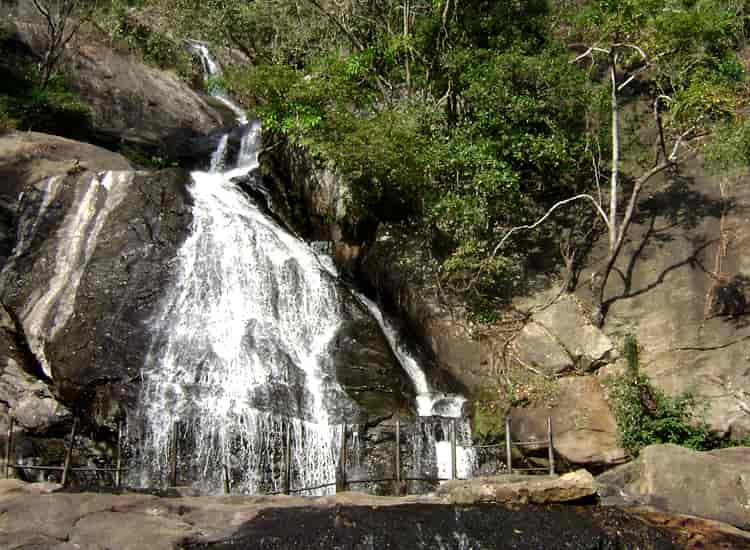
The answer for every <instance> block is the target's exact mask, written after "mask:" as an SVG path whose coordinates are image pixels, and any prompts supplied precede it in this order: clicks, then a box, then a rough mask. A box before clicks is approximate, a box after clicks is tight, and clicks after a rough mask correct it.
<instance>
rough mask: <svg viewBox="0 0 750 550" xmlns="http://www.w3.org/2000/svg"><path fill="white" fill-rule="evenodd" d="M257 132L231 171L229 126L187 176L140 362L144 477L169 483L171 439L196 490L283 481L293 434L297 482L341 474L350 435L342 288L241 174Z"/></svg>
mask: <svg viewBox="0 0 750 550" xmlns="http://www.w3.org/2000/svg"><path fill="white" fill-rule="evenodd" d="M204 53H205V54H206V56H207V52H204ZM207 59H208V60H210V57H207ZM207 63H208V62H207ZM211 63H213V61H211ZM212 66H215V65H212ZM230 103H231V102H230ZM234 107H235V109H233V110H239V107H237V106H234ZM238 120H239V121H240V122H242V121H243V120H246V116H245V115H244V114H242V115H241V116H239V115H238ZM259 131H260V126H259V125H258V124H257V123H254V124H250V125H246V128H245V133H244V136H243V139H242V144H241V147H240V152H239V155H238V159H237V162H236V166H235V167H234V168H233V169H232V170H229V171H223V170H222V167H223V165H224V162H225V150H226V141H227V140H226V139H225V138H222V139H221V140H220V143H219V147H218V148H217V151H216V152H215V154H214V155H213V157H212V159H211V171H210V172H194V173H193V174H192V179H193V184H192V185H191V188H190V193H191V195H192V197H193V200H194V206H193V228H192V233H191V235H190V236H189V237H188V238H187V240H186V241H185V243H184V244H183V245H182V247H181V248H180V251H179V255H178V258H177V270H178V273H177V280H176V283H175V285H174V288H173V289H172V290H171V292H170V293H169V294H168V296H167V297H166V299H165V301H164V303H163V304H162V308H161V311H162V313H161V316H160V318H159V319H157V320H156V321H155V323H154V329H153V332H154V339H153V344H152V349H151V351H150V353H149V357H148V359H147V362H146V364H145V365H144V367H143V384H142V387H143V389H142V396H141V405H140V411H139V412H140V414H139V422H138V423H139V425H140V433H139V434H138V438H137V439H138V444H137V449H136V452H137V454H138V455H139V456H138V459H139V461H140V463H141V469H140V472H139V479H137V480H134V481H136V482H138V483H139V484H140V485H143V486H149V485H154V484H164V483H165V482H166V480H167V478H168V472H169V464H168V461H169V459H168V457H169V456H170V445H172V443H173V438H174V437H177V439H178V443H179V446H180V448H181V453H180V454H181V456H183V457H187V456H190V457H191V458H190V461H189V463H188V462H187V460H183V461H182V463H181V464H180V476H181V478H183V479H189V480H193V481H194V482H195V485H196V488H198V489H200V490H201V491H217V490H218V489H219V488H220V487H221V486H222V484H223V482H224V479H223V478H224V477H225V476H226V477H227V478H229V480H230V481H231V484H232V486H233V489H234V490H239V491H242V492H260V491H264V492H268V491H278V490H280V489H281V483H282V478H283V475H282V473H281V468H282V466H281V464H282V456H281V455H282V449H283V448H284V445H283V441H284V440H285V438H287V437H288V440H289V441H290V445H291V449H290V450H291V452H290V454H291V459H292V462H293V466H292V472H293V473H292V475H293V480H292V481H293V483H294V485H296V486H297V487H316V486H320V485H324V484H328V483H331V482H332V481H335V472H336V463H337V458H338V453H337V451H336V449H338V445H339V443H338V442H339V439H340V437H341V435H340V428H338V427H336V426H333V425H331V424H330V423H329V414H328V410H329V405H330V402H332V401H335V400H336V399H337V398H338V395H340V394H341V389H340V388H339V387H338V384H337V383H336V381H335V376H333V373H332V371H333V365H332V364H331V361H330V354H329V353H328V349H327V348H328V346H329V345H330V343H331V340H332V338H333V337H334V335H335V334H336V332H337V330H338V328H339V325H340V323H341V317H340V313H339V300H338V297H337V290H336V287H335V285H334V284H333V281H332V278H331V276H330V274H329V273H328V271H327V270H326V269H325V268H324V267H323V266H322V265H321V264H320V263H319V261H318V259H317V256H316V255H315V254H314V253H313V252H312V250H311V249H310V248H309V247H308V246H307V245H306V244H304V243H303V242H301V241H299V240H297V239H296V238H294V237H293V236H292V235H290V234H289V233H287V232H286V231H285V230H283V229H282V228H280V227H279V226H277V225H276V224H275V223H274V222H273V221H271V220H270V219H268V218H267V217H266V216H265V215H264V214H263V213H262V212H261V211H260V210H259V208H258V207H257V206H256V205H255V204H254V203H253V202H252V201H251V200H250V199H249V198H248V197H247V196H246V195H245V194H243V193H242V192H241V191H240V190H239V189H238V188H237V187H236V185H235V184H234V183H233V182H232V178H233V177H235V176H238V175H243V174H246V173H248V172H249V171H250V170H252V169H253V168H256V167H257V146H256V143H257V138H258V135H259ZM174 426H178V428H177V433H175V429H174ZM287 434H288V435H287ZM328 490H329V489H323V490H319V491H316V492H317V493H320V492H327V491H328Z"/></svg>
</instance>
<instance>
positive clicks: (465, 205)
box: [115, 0, 747, 322]
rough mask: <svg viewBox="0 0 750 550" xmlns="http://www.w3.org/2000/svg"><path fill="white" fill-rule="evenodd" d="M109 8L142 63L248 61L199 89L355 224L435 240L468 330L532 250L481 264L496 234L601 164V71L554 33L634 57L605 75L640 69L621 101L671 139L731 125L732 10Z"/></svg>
mask: <svg viewBox="0 0 750 550" xmlns="http://www.w3.org/2000/svg"><path fill="white" fill-rule="evenodd" d="M119 2H120V3H119V4H118V5H119V6H120V7H119V8H117V9H116V10H115V12H117V13H118V14H119V15H118V17H117V18H116V21H117V25H119V26H118V27H117V31H116V33H115V34H118V36H123V37H125V38H126V39H127V40H130V41H132V44H133V45H132V47H138V48H140V49H141V51H142V52H143V54H144V57H145V58H147V59H150V60H151V61H152V62H154V63H156V64H159V65H162V64H164V63H168V62H169V61H170V60H172V59H173V58H174V57H175V55H176V52H175V50H173V49H172V43H170V41H169V39H167V38H165V37H166V36H185V37H190V38H194V39H202V40H206V41H211V42H212V43H214V44H221V45H227V46H232V47H235V48H238V49H240V50H241V51H242V52H243V53H244V54H246V55H247V56H248V57H249V59H250V60H251V63H250V64H249V67H246V68H244V69H241V70H235V71H229V72H228V73H227V76H226V81H211V80H209V81H208V82H207V87H208V89H209V90H215V89H224V88H226V89H227V90H228V91H230V92H231V93H233V94H234V95H235V96H236V97H237V98H239V99H240V101H241V102H243V103H244V104H246V105H247V106H248V107H250V108H251V109H252V110H253V112H255V113H256V114H257V115H258V116H259V117H260V118H261V119H262V121H263V124H264V128H265V130H266V131H268V132H269V133H272V134H276V135H277V136H278V137H280V138H284V139H287V140H289V141H291V142H293V143H296V144H299V145H302V146H304V147H305V148H307V149H308V150H309V151H310V152H311V155H312V157H313V158H314V159H315V160H316V161H317V162H319V163H321V164H324V165H326V166H327V167H330V168H333V169H335V170H336V171H338V172H339V173H340V174H342V175H343V176H344V177H345V178H346V179H347V180H348V183H349V184H350V185H349V190H350V194H349V197H348V199H349V200H350V204H349V205H348V206H349V208H348V212H350V213H351V215H352V216H353V217H354V218H358V219H362V218H367V217H370V218H372V219H373V220H378V221H381V220H382V221H393V222H403V223H405V224H414V225H416V226H420V227H429V228H431V230H433V229H434V231H435V232H439V233H440V234H441V235H443V236H444V240H445V242H446V243H449V244H448V245H446V247H445V250H444V251H443V252H441V258H440V260H441V262H442V265H441V266H440V269H439V274H440V276H441V283H443V282H444V283H445V284H446V285H447V286H448V287H450V288H452V289H453V290H457V291H461V292H464V295H465V297H466V298H467V300H468V301H469V302H470V304H471V305H472V307H473V308H474V315H475V318H476V319H477V320H484V321H488V322H491V321H492V320H493V319H494V318H495V317H496V314H495V312H494V309H496V305H497V303H498V298H502V297H505V296H507V295H508V294H510V293H511V292H512V291H513V290H514V289H516V288H518V286H519V284H520V281H521V280H522V274H523V271H524V265H523V263H524V256H525V253H526V252H527V251H528V249H529V243H528V242H524V241H522V240H521V239H520V238H519V239H516V238H514V239H513V242H509V243H508V245H507V246H506V248H504V249H503V250H502V251H501V253H500V254H498V255H497V256H496V257H493V258H492V259H491V260H489V259H488V258H489V256H490V254H491V251H492V250H493V248H494V245H495V243H497V241H498V238H499V236H500V235H502V234H504V233H505V232H506V231H507V230H508V229H509V228H510V227H513V226H516V225H521V224H524V223H528V222H529V221H530V220H533V219H535V218H536V217H538V216H539V215H540V213H542V212H544V211H545V210H546V209H547V208H549V207H550V206H551V205H552V204H554V203H555V202H557V201H558V200H560V199H562V198H567V197H569V196H571V195H573V194H576V193H580V192H586V191H592V186H593V176H592V168H591V160H592V152H593V151H594V150H595V151H597V152H601V155H602V157H603V158H606V156H607V145H606V143H607V141H608V139H607V137H606V134H607V132H608V130H609V124H610V116H609V97H608V95H609V88H608V86H609V82H608V81H607V79H606V78H602V77H603V76H604V71H603V70H602V69H603V68H604V66H605V65H606V60H604V59H603V57H602V56H600V57H599V58H597V59H599V62H597V63H593V64H590V65H586V64H584V63H581V64H576V63H571V57H572V56H571V54H570V51H569V49H568V47H567V45H566V44H562V43H561V42H560V41H558V39H557V38H556V37H559V36H563V35H565V36H567V38H568V42H576V43H583V44H587V45H599V46H602V47H605V48H606V47H608V46H609V45H611V44H613V43H619V44H623V43H627V44H632V45H638V46H639V47H640V48H642V49H643V51H644V52H646V53H647V55H648V58H649V64H648V66H644V62H643V60H642V58H641V56H640V54H639V53H638V51H637V49H635V48H632V47H629V46H628V47H625V46H621V47H620V48H619V49H618V57H617V60H616V64H617V69H618V73H619V74H620V75H627V74H633V73H634V72H636V71H638V78H637V80H636V81H635V82H634V83H633V84H632V85H630V86H628V87H627V88H626V90H625V91H623V94H622V102H623V103H626V102H631V101H632V102H636V101H638V102H641V103H643V104H648V105H649V107H650V106H651V105H653V104H654V100H655V99H656V98H657V97H660V96H661V99H660V104H659V105H660V107H661V109H662V110H663V112H664V117H663V118H664V121H665V125H666V131H667V135H668V137H669V136H670V134H672V135H674V134H676V133H681V132H682V131H684V130H685V129H686V128H690V127H696V128H707V129H708V128H711V127H713V126H714V125H717V124H721V125H727V127H730V126H732V127H736V128H740V127H741V125H740V124H739V123H738V122H737V121H736V118H737V112H738V110H739V109H740V107H741V106H742V104H743V100H744V96H745V94H746V89H745V88H746V81H745V71H744V67H743V64H742V62H741V61H740V59H739V58H738V56H737V50H738V49H739V48H740V47H741V46H742V45H743V41H744V33H745V31H746V28H747V17H746V8H745V3H744V2H735V1H733V0H646V1H641V0H583V1H572V0H570V1H569V2H568V3H567V4H568V5H569V8H568V9H565V8H558V7H557V6H559V5H562V6H565V5H566V2H564V1H563V2H558V3H556V4H555V6H556V9H559V11H560V13H557V14H554V16H555V18H554V19H552V18H551V14H550V11H549V10H550V5H549V4H548V2H546V1H545V0H520V1H515V0H514V1H511V0H500V1H494V2H491V1H488V0H467V1H465V2H458V3H457V2H450V3H446V2H445V1H434V0H413V1H412V2H410V3H409V4H408V6H409V7H410V12H409V15H410V17H409V18H408V19H407V26H406V28H404V9H405V8H406V5H405V4H404V3H403V2H395V1H392V0H381V1H379V2H364V3H362V2H360V3H351V2H350V3H346V2H345V3H330V2H322V3H315V2H301V3H300V2H291V1H289V0H255V1H254V2H246V1H245V0H206V1H198V0H148V1H147V2H145V6H144V10H145V11H148V13H149V17H150V18H151V19H152V20H153V19H156V20H158V19H159V17H161V18H162V19H163V20H166V21H169V25H168V26H167V27H168V28H169V29H170V30H169V32H167V31H166V30H165V28H163V27H159V29H160V30H162V31H164V33H165V35H164V36H162V35H160V34H158V33H156V31H155V30H153V28H152V27H151V26H150V27H148V28H146V27H145V26H143V25H141V23H139V21H140V20H141V19H139V17H138V16H137V13H136V12H134V11H133V10H132V9H131V7H130V6H129V5H127V3H123V0H119ZM118 10H119V11H118ZM145 11H144V12H145ZM553 21H555V22H556V25H557V27H556V28H551V24H552V22H553ZM584 65H586V66H584ZM582 69H583V70H582ZM636 110H637V109H632V110H631V111H636ZM623 112H626V111H625V110H624V111H623ZM628 112H629V111H628ZM625 118H626V117H625V116H623V120H624V119H625ZM650 121H651V118H649V119H648V121H647V122H646V123H647V124H648V123H650ZM623 123H624V122H623ZM632 128H633V130H634V131H633V132H632V134H633V135H635V136H636V137H633V138H632V140H633V141H636V139H637V136H638V135H640V136H642V135H643V134H646V133H648V132H643V131H642V130H643V119H641V120H637V121H635V120H634V121H633V123H632ZM623 133H624V134H625V133H626V132H623ZM648 135H649V136H651V135H652V134H650V133H649V134H648ZM733 135H734V137H730V131H729V130H727V135H726V138H725V139H724V140H723V141H724V143H725V146H726V147H725V148H727V149H729V148H731V147H734V149H733V150H734V151H735V156H737V154H738V153H737V151H738V149H737V148H740V149H741V147H742V144H743V139H744V138H743V136H742V132H741V131H739V130H738V131H737V132H736V133H735V134H733ZM622 141H623V143H624V146H623V149H624V150H625V149H626V147H627V145H628V143H627V142H628V138H627V137H625V136H623V140H622ZM631 150H632V149H631ZM717 154H718V153H717ZM649 156H650V157H652V155H649ZM722 156H723V157H726V156H727V154H726V153H722ZM650 160H651V159H650ZM634 164H635V163H634ZM599 168H601V169H602V176H603V180H606V174H605V173H604V172H606V167H605V166H604V165H602V166H600V167H599ZM556 216H558V218H556V219H562V217H563V216H564V214H563V213H560V214H559V215H557V214H556ZM539 235H541V232H537V233H535V234H534V235H533V236H531V237H528V238H529V240H533V239H534V238H535V237H537V238H538V237H539ZM532 244H533V243H532Z"/></svg>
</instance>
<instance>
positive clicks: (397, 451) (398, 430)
mask: <svg viewBox="0 0 750 550" xmlns="http://www.w3.org/2000/svg"><path fill="white" fill-rule="evenodd" d="M394 450H395V456H396V465H395V469H396V490H395V493H396V494H397V495H400V494H401V422H400V421H399V420H398V419H397V420H396V446H395V449H394Z"/></svg>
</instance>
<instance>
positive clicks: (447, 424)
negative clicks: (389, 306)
mask: <svg viewBox="0 0 750 550" xmlns="http://www.w3.org/2000/svg"><path fill="white" fill-rule="evenodd" d="M357 297H358V298H359V299H360V300H361V301H362V303H363V304H364V305H365V306H366V307H367V309H368V310H369V311H370V313H371V314H372V316H373V317H374V318H375V320H376V321H377V322H378V324H379V325H380V328H381V330H382V331H383V335H384V336H385V337H386V340H388V345H389V346H390V348H391V350H392V351H393V354H394V355H395V356H396V357H397V358H398V360H399V362H400V363H401V366H402V367H403V368H404V371H405V372H406V374H407V375H408V376H409V378H410V379H411V382H412V384H413V385H414V390H415V392H416V402H417V403H416V404H417V414H418V415H419V416H420V417H439V420H438V422H437V424H439V425H440V428H441V429H440V430H436V423H435V422H434V420H430V421H425V422H424V423H423V424H422V425H421V426H420V428H421V429H420V430H418V431H417V432H416V433H415V434H413V435H412V437H411V440H412V441H411V442H412V445H413V446H414V455H415V459H414V465H413V469H414V471H413V472H412V474H413V476H415V477H420V476H422V475H423V474H424V472H423V471H422V470H424V469H426V468H429V467H431V465H432V464H434V465H435V466H436V467H437V476H438V477H440V478H443V479H447V478H450V476H451V460H452V459H451V446H450V441H449V440H448V438H449V437H450V436H449V434H450V430H451V429H453V426H455V429H456V432H457V433H456V442H457V445H456V463H457V464H456V465H457V468H456V469H457V474H458V477H459V478H468V477H469V476H470V475H471V472H472V470H473V466H474V458H475V453H474V450H473V449H472V448H471V427H470V426H469V422H468V420H467V419H466V418H464V417H463V414H462V412H463V411H462V410H463V405H464V403H465V402H466V398H465V397H463V396H461V395H455V394H448V393H444V392H439V391H435V390H434V389H433V388H432V387H431V385H430V383H429V382H428V381H427V374H426V373H425V372H424V369H423V368H422V367H421V366H420V364H419V360H418V359H417V358H416V356H415V355H414V354H413V353H412V352H411V351H410V350H409V348H408V347H407V346H406V345H405V343H404V340H403V338H402V336H401V334H400V333H399V331H398V329H397V328H396V326H395V325H394V323H393V322H392V321H390V320H389V319H388V318H387V317H386V316H385V314H384V313H383V311H382V310H381V309H380V307H378V305H377V304H376V303H375V302H373V301H372V300H370V299H369V298H367V296H365V295H363V294H361V293H357ZM447 419H451V420H447ZM425 443H426V444H425Z"/></svg>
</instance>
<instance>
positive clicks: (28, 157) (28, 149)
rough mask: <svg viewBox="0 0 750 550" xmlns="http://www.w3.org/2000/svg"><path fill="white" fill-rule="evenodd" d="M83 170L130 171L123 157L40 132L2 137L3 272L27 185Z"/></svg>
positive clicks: (0, 241) (0, 210) (0, 219)
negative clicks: (20, 203)
mask: <svg viewBox="0 0 750 550" xmlns="http://www.w3.org/2000/svg"><path fill="white" fill-rule="evenodd" d="M81 169H87V170H91V171H101V170H129V169H130V163H129V162H128V161H127V160H126V159H125V158H123V157H122V156H120V155H117V154H115V153H112V152H110V151H107V150H106V149H101V148H99V147H95V146H93V145H89V144H87V143H81V142H78V141H73V140H69V139H64V138H61V137H57V136H50V135H47V134H40V133H37V132H4V133H3V134H2V136H0V179H2V181H3V185H2V186H0V269H2V266H3V265H4V264H5V262H6V261H7V259H8V257H9V256H10V255H11V253H12V251H13V247H14V246H15V241H16V226H17V223H18V207H19V199H20V198H21V194H22V192H23V191H24V189H25V188H26V186H27V185H30V184H37V183H40V182H42V181H44V180H46V179H48V178H50V177H52V176H56V175H60V174H65V173H67V172H69V171H71V172H74V171H78V170H81Z"/></svg>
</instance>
